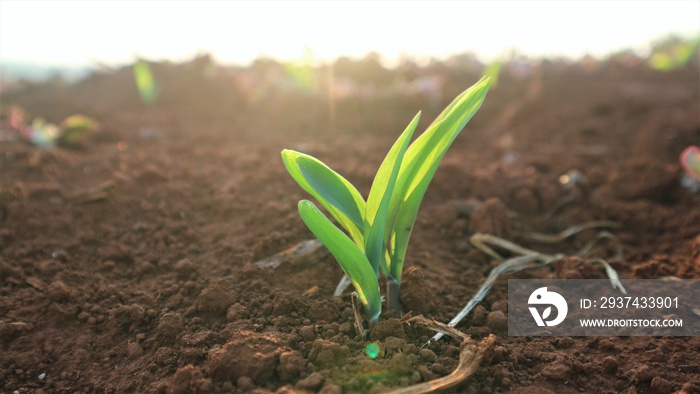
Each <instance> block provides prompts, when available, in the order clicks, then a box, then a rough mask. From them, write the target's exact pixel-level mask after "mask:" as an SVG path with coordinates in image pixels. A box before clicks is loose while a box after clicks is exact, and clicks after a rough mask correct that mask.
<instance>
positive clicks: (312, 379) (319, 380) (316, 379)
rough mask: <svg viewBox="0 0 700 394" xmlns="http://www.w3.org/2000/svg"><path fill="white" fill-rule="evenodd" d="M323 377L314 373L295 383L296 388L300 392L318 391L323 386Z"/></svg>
mask: <svg viewBox="0 0 700 394" xmlns="http://www.w3.org/2000/svg"><path fill="white" fill-rule="evenodd" d="M323 381H324V378H323V375H321V374H320V373H318V372H314V373H312V374H311V375H309V376H307V377H305V378H304V379H302V380H300V381H298V382H297V384H296V387H297V388H300V389H302V390H313V391H315V390H318V389H319V388H320V387H321V385H323Z"/></svg>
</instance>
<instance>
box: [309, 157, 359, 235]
mask: <svg viewBox="0 0 700 394" xmlns="http://www.w3.org/2000/svg"><path fill="white" fill-rule="evenodd" d="M296 161H297V164H298V165H299V170H300V171H301V174H302V175H303V176H304V178H305V179H306V181H307V182H308V183H309V186H311V187H312V188H313V189H314V190H315V191H316V192H317V193H318V194H319V195H320V196H321V198H323V199H324V200H326V201H327V202H328V203H329V204H331V205H333V206H334V207H335V208H337V209H338V210H339V211H340V212H341V213H342V214H344V215H345V216H347V217H348V219H350V220H351V221H352V222H353V223H354V224H355V225H356V226H357V227H358V228H362V227H363V219H362V213H361V212H360V207H361V206H362V205H363V204H362V202H363V200H362V196H361V195H360V193H359V192H358V191H357V190H356V189H355V187H354V186H352V184H350V182H348V181H347V180H345V178H343V177H341V176H340V175H338V173H336V172H335V171H333V170H331V169H330V168H328V166H326V165H325V164H323V163H322V162H320V161H319V160H316V159H314V158H311V157H310V156H298V157H297V159H296Z"/></svg>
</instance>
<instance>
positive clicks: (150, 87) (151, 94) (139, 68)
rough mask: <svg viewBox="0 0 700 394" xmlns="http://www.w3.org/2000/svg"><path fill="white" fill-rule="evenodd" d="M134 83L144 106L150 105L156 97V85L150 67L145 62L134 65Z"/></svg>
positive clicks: (141, 61)
mask: <svg viewBox="0 0 700 394" xmlns="http://www.w3.org/2000/svg"><path fill="white" fill-rule="evenodd" d="M134 81H135V82H136V88H137V89H138V91H139V95H140V96H141V101H143V102H144V104H152V103H153V102H154V101H155V100H156V98H157V97H158V85H157V84H156V80H155V78H154V77H153V72H152V71H151V66H149V65H148V63H147V62H146V61H145V60H139V61H137V62H136V64H134Z"/></svg>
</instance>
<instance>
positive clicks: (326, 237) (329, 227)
mask: <svg viewBox="0 0 700 394" xmlns="http://www.w3.org/2000/svg"><path fill="white" fill-rule="evenodd" d="M299 215H301V218H302V220H303V221H304V223H306V225H307V226H308V227H309V229H310V230H311V232H312V233H314V235H315V236H316V237H317V238H318V239H319V240H321V242H323V244H324V245H326V247H327V248H328V250H329V251H330V252H331V254H332V255H333V257H335V259H336V260H337V261H338V263H339V264H340V266H341V268H342V269H343V271H345V274H346V275H347V276H348V278H350V281H351V282H352V284H353V286H354V287H355V291H356V292H357V296H358V298H359V300H360V302H361V303H362V305H363V306H364V308H365V313H366V314H367V316H368V317H369V320H370V326H373V325H374V324H376V322H377V320H378V318H379V314H380V312H381V298H380V296H379V286H378V282H377V277H376V275H375V273H374V271H373V270H372V267H371V266H370V263H369V261H368V260H367V257H365V255H364V253H363V252H362V250H361V249H360V248H359V247H358V246H357V245H356V244H355V243H353V241H352V240H351V239H350V238H348V236H347V235H345V233H343V232H342V231H340V229H339V228H337V227H336V226H335V225H334V224H333V223H331V221H330V220H328V218H327V217H326V216H325V215H324V214H323V213H322V212H321V211H320V210H319V209H318V208H317V207H316V205H314V203H312V202H311V201H308V200H302V201H299Z"/></svg>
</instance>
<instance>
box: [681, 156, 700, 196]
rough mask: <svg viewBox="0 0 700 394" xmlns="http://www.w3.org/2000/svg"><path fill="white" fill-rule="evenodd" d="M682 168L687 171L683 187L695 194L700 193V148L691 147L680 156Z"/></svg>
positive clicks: (682, 181)
mask: <svg viewBox="0 0 700 394" xmlns="http://www.w3.org/2000/svg"><path fill="white" fill-rule="evenodd" d="M680 162H681V166H683V169H684V170H685V174H683V178H682V179H681V185H683V186H684V187H685V188H686V189H689V190H691V191H692V192H693V193H700V148H698V147H697V146H689V147H687V148H685V150H683V153H681V156H680Z"/></svg>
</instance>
